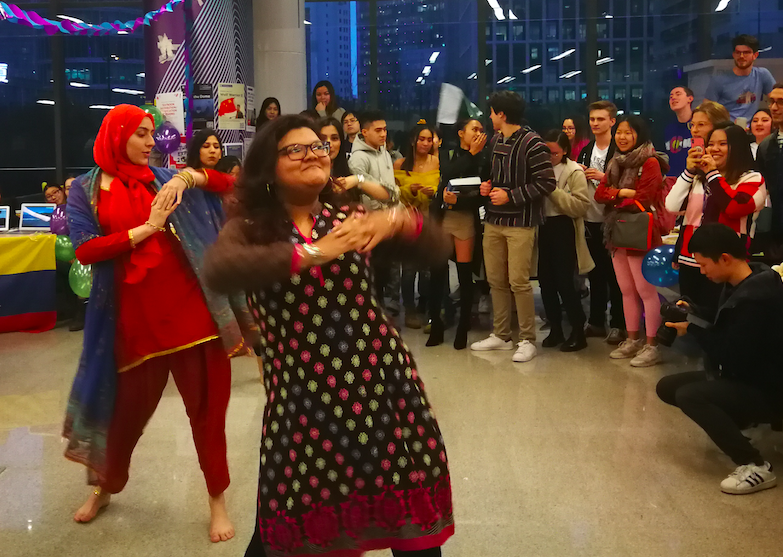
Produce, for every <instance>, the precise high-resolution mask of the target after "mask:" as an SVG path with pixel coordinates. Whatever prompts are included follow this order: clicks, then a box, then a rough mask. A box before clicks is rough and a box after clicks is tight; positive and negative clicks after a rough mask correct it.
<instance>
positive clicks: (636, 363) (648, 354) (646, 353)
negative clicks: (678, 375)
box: [631, 344, 661, 367]
mask: <svg viewBox="0 0 783 557" xmlns="http://www.w3.org/2000/svg"><path fill="white" fill-rule="evenodd" d="M660 362H661V351H660V350H659V349H658V347H657V346H650V345H649V344H645V345H644V346H642V349H641V350H639V352H637V354H636V357H635V358H634V359H633V360H631V365H632V366H633V367H650V366H654V365H656V364H659V363H660Z"/></svg>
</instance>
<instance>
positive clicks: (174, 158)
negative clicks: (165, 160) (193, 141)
mask: <svg viewBox="0 0 783 557" xmlns="http://www.w3.org/2000/svg"><path fill="white" fill-rule="evenodd" d="M187 158H188V146H187V145H186V144H184V143H183V144H182V145H180V146H179V149H178V150H177V151H176V152H175V153H172V154H170V155H169V168H176V169H178V170H182V169H183V168H185V167H187V163H186V162H185V161H186V160H187Z"/></svg>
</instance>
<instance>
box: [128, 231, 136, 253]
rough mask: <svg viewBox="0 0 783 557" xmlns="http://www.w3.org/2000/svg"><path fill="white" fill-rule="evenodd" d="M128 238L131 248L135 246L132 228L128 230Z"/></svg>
mask: <svg viewBox="0 0 783 557" xmlns="http://www.w3.org/2000/svg"><path fill="white" fill-rule="evenodd" d="M128 238H130V245H131V249H134V248H135V247H136V240H135V239H134V238H133V229H130V230H128Z"/></svg>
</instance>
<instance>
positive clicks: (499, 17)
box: [495, 8, 506, 21]
mask: <svg viewBox="0 0 783 557" xmlns="http://www.w3.org/2000/svg"><path fill="white" fill-rule="evenodd" d="M495 17H496V18H497V20H498V21H503V20H504V19H506V14H504V13H503V10H502V9H500V8H498V9H496V10H495Z"/></svg>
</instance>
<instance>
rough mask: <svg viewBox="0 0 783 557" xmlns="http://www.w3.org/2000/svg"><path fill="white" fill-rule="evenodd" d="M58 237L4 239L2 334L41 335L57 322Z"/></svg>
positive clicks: (0, 240)
mask: <svg viewBox="0 0 783 557" xmlns="http://www.w3.org/2000/svg"><path fill="white" fill-rule="evenodd" d="M56 239H57V236H55V235H54V234H34V235H29V236H13V237H11V236H5V237H0V333H7V332H11V331H24V332H30V333H40V332H43V331H48V330H50V329H53V328H54V324H55V322H56V321H57V309H56V306H57V296H56V292H55V289H56V270H55V265H56V260H55V258H54V242H55V240H56Z"/></svg>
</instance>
